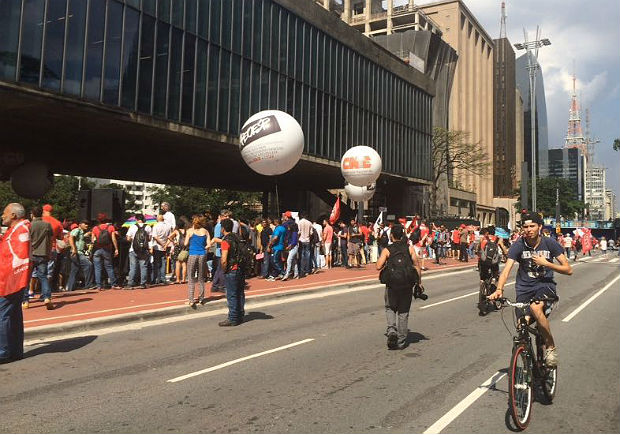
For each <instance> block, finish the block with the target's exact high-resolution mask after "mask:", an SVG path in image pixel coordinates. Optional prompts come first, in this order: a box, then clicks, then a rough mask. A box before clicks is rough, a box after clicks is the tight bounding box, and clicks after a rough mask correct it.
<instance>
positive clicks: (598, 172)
mask: <svg viewBox="0 0 620 435" xmlns="http://www.w3.org/2000/svg"><path fill="white" fill-rule="evenodd" d="M606 172H607V171H606V169H605V168H603V167H601V166H591V167H589V168H587V169H586V191H585V203H586V205H587V206H588V211H589V215H590V219H591V220H603V219H605V191H606V190H607V188H606V185H605V174H606Z"/></svg>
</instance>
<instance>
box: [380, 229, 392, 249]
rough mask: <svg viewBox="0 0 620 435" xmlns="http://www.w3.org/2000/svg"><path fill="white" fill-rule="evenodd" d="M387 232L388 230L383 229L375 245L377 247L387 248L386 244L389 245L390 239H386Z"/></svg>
mask: <svg viewBox="0 0 620 435" xmlns="http://www.w3.org/2000/svg"><path fill="white" fill-rule="evenodd" d="M387 230H388V229H387V228H385V229H384V230H383V232H382V233H381V235H380V236H379V240H378V241H377V244H378V245H379V246H387V245H388V243H389V241H390V239H389V237H388V235H387Z"/></svg>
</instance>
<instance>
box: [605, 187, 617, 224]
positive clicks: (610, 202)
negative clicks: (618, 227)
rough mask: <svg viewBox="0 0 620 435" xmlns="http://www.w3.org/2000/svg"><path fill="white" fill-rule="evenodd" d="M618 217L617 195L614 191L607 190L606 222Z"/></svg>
mask: <svg viewBox="0 0 620 435" xmlns="http://www.w3.org/2000/svg"><path fill="white" fill-rule="evenodd" d="M615 217H616V194H615V193H614V191H613V190H612V189H605V213H604V215H603V219H604V220H606V221H607V220H611V219H614V218H615Z"/></svg>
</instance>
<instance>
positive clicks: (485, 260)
mask: <svg viewBox="0 0 620 435" xmlns="http://www.w3.org/2000/svg"><path fill="white" fill-rule="evenodd" d="M481 232H482V237H481V239H480V246H479V253H480V254H479V258H478V269H479V271H480V283H482V282H483V281H484V280H485V279H488V278H489V277H491V276H492V277H495V279H496V280H497V279H499V263H500V261H501V258H502V252H503V253H504V254H507V253H508V250H507V249H506V247H505V246H504V242H503V240H502V239H500V238H499V237H497V236H496V235H495V227H494V226H490V227H488V228H484V229H483V230H481Z"/></svg>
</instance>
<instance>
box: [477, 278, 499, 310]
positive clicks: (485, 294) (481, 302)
mask: <svg viewBox="0 0 620 435" xmlns="http://www.w3.org/2000/svg"><path fill="white" fill-rule="evenodd" d="M495 290H497V277H495V276H494V275H493V274H489V275H488V276H487V277H486V278H485V279H484V280H482V281H481V282H480V290H479V291H478V315H479V316H485V315H487V314H488V313H489V311H491V310H492V309H497V310H499V309H500V308H501V304H500V303H499V302H495V303H493V302H491V301H489V296H490V295H492V294H493V293H494V292H495Z"/></svg>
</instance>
